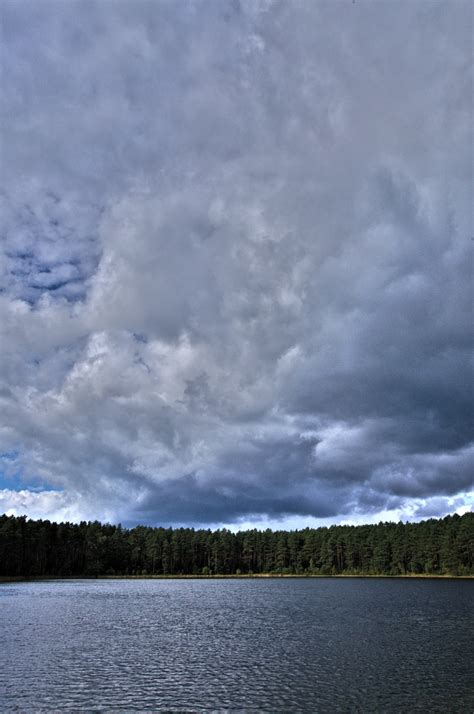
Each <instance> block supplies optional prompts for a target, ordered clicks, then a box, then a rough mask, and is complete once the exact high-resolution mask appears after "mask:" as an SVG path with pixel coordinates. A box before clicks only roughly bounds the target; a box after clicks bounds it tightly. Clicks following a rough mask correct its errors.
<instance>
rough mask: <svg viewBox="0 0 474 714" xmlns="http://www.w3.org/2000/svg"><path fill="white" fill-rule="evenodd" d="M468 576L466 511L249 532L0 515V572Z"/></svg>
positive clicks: (471, 565) (472, 518) (471, 562)
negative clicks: (407, 520)
mask: <svg viewBox="0 0 474 714" xmlns="http://www.w3.org/2000/svg"><path fill="white" fill-rule="evenodd" d="M259 573H272V574H281V575H291V574H294V575H339V574H347V575H409V574H433V575H442V574H451V575H472V574H474V513H466V514H464V515H463V516H459V515H453V516H447V517H446V518H443V519H430V520H426V521H422V522H421V523H379V524H378V525H364V526H331V527H329V528H326V527H323V528H304V529H303V530H297V531H271V530H265V531H259V530H256V529H255V530H248V531H240V532H237V533H233V532H231V531H229V530H227V529H221V530H216V531H211V530H203V529H200V530H195V529H194V528H152V527H148V526H137V527H136V528H130V529H128V528H123V527H122V526H120V525H110V524H101V523H99V522H98V521H94V522H88V523H86V522H84V521H83V522H81V523H78V524H75V523H52V522H50V521H48V520H28V519H27V518H26V517H25V516H19V517H15V516H7V515H3V516H0V576H26V577H29V576H71V577H72V576H76V577H78V576H87V577H97V576H101V575H109V576H113V575H217V574H219V575H246V574H249V575H251V574H259Z"/></svg>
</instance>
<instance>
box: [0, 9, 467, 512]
mask: <svg viewBox="0 0 474 714" xmlns="http://www.w3.org/2000/svg"><path fill="white" fill-rule="evenodd" d="M3 14H4V21H5V23H4V24H5V49H4V54H3V63H4V67H5V72H4V78H5V82H4V85H5V86H4V96H5V104H6V106H7V111H6V112H5V116H4V118H3V120H2V121H3V123H2V128H1V137H2V149H3V154H4V162H3V166H4V175H5V176H7V175H8V176H9V181H8V187H6V188H5V191H4V192H3V194H2V197H3V208H2V210H3V219H2V222H3V226H4V228H5V231H4V233H5V240H4V243H3V255H2V258H1V261H0V271H1V274H2V276H3V280H2V290H1V292H0V323H1V325H2V336H1V341H2V355H1V363H0V400H1V413H2V426H1V429H0V449H1V450H2V451H3V452H11V451H15V453H18V454H19V457H18V458H19V462H21V469H20V470H19V471H18V474H19V475H18V479H19V485H18V488H19V489H21V488H23V490H19V491H14V490H12V489H8V490H7V491H5V492H4V496H3V499H4V504H5V505H4V508H5V509H6V510H8V509H16V511H18V509H20V508H23V507H24V508H25V510H26V511H27V512H28V513H30V514H38V513H40V512H41V509H43V510H44V513H45V514H46V513H51V512H53V511H54V512H55V513H58V514H59V516H58V517H66V515H67V514H69V515H67V517H70V518H76V517H77V518H81V517H86V518H87V517H91V514H92V513H93V514H99V516H100V517H105V518H110V519H111V520H122V521H125V522H137V521H143V522H150V523H175V524H178V523H204V524H215V523H225V524H230V525H232V524H234V525H235V524H239V523H240V524H241V523H247V522H254V521H255V522H258V523H263V524H264V523H269V522H272V523H274V522H278V519H286V521H283V522H294V523H296V522H298V523H301V519H307V520H306V522H313V521H314V519H320V520H321V522H326V520H327V519H333V520H344V519H345V520H350V519H351V518H352V519H360V518H366V519H373V518H374V517H376V516H377V514H383V513H392V514H393V513H396V514H398V516H399V517H403V514H405V515H407V516H410V517H412V516H415V515H416V514H417V513H419V514H420V516H421V515H423V513H424V512H425V511H424V510H423V509H425V508H428V509H435V510H437V511H439V512H440V513H441V511H442V510H443V508H446V510H449V509H450V508H452V507H454V506H455V507H456V508H460V507H462V504H463V503H470V501H469V500H468V495H469V493H470V492H471V491H472V488H473V482H472V475H471V474H472V450H473V444H472V426H473V424H472V405H471V399H472V393H471V392H472V390H470V387H472V369H471V365H470V362H469V355H470V350H471V348H472V339H471V335H472V332H471V330H470V327H469V324H470V317H471V316H472V289H471V287H470V285H471V277H472V264H471V262H470V261H471V259H472V258H471V251H472V241H471V240H470V237H471V235H472V219H471V215H470V203H469V201H470V190H469V188H470V184H472V167H471V162H470V160H469V155H468V153H469V152H467V151H466V147H468V146H471V145H472V123H471V119H472V117H471V110H470V94H471V92H470V81H471V79H470V77H471V74H470V66H469V47H470V42H471V39H470V17H471V16H470V10H469V7H468V5H467V3H463V2H460V3H457V4H456V7H454V8H453V7H452V6H451V5H449V6H448V4H447V3H430V4H429V5H427V4H426V3H423V2H413V3H411V4H409V5H404V6H403V8H402V7H399V6H397V7H395V5H393V6H390V5H388V4H383V5H377V6H376V5H374V4H369V3H357V4H356V5H354V4H352V3H347V4H340V5H339V4H338V6H337V8H336V6H332V5H329V4H318V3H310V2H302V3H299V4H298V6H297V8H294V7H293V6H291V7H290V5H288V4H285V3H280V2H263V1H262V2H225V3H211V2H189V3H179V4H176V3H168V2H162V3H158V4H150V3H148V2H143V3H142V2H137V3H133V6H132V4H130V3H125V2H124V3H122V2H118V3H114V4H113V5H111V4H109V3H105V4H104V3H99V2H97V3H95V2H93V3H87V4H81V3H77V4H74V5H73V6H68V7H67V9H66V7H65V6H63V5H61V4H60V3H57V2H51V3H49V2H44V3H41V5H37V4H33V3H29V2H26V3H20V4H19V3H13V2H7V3H6V4H5V5H4V12H3ZM46 38H48V41H46ZM22 479H23V480H22ZM35 480H36V481H37V482H38V483H42V484H47V490H46V491H44V492H43V495H42V494H41V493H37V492H34V491H32V490H28V489H29V488H30V487H29V486H28V484H30V483H34V482H35ZM48 489H51V490H48ZM53 489H57V490H53ZM18 493H22V494H23V495H22V496H21V498H20V496H18V495H16V494H18ZM28 494H29V495H28ZM51 494H53V495H51ZM58 494H59V495H58ZM466 494H467V495H466ZM456 499H458V500H456ZM459 499H460V500H459ZM443 504H444V505H443ZM288 519H290V520H288ZM291 519H293V520H291ZM312 519H313V520H312Z"/></svg>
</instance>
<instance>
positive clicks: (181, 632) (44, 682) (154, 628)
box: [0, 579, 474, 712]
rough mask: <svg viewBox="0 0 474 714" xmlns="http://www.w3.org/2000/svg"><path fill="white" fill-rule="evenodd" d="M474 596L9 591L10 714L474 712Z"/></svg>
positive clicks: (436, 591) (316, 585)
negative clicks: (103, 713)
mask: <svg viewBox="0 0 474 714" xmlns="http://www.w3.org/2000/svg"><path fill="white" fill-rule="evenodd" d="M473 625H474V582H473V581H462V580H459V581H456V580H391V579H390V580H387V579H385V580H384V579H258V580H257V579H255V580H244V579H242V580H236V579H234V580H231V579H229V580H69V581H45V582H31V583H9V584H3V585H0V638H1V643H0V644H1V647H0V710H1V711H8V710H15V711H34V712H41V711H53V710H54V711H61V712H62V711H68V710H74V711H78V710H84V711H91V710H95V711H100V710H103V711H119V710H123V711H146V710H151V711H166V712H201V711H242V712H245V711H248V712H416V711H420V712H447V711H449V712H472V711H474V684H473V676H472V662H473V661H474V645H473V634H472V633H473V631H474V627H473Z"/></svg>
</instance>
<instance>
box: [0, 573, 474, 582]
mask: <svg viewBox="0 0 474 714" xmlns="http://www.w3.org/2000/svg"><path fill="white" fill-rule="evenodd" d="M283 578H286V579H299V580H307V579H324V580H327V579H337V578H352V579H354V578H355V579H364V580H365V579H367V578H371V579H374V578H375V579H384V580H474V575H449V574H443V575H440V574H436V573H433V574H428V573H418V574H417V573H410V574H406V575H371V574H365V575H362V574H359V575H353V574H348V573H341V574H339V575H319V574H306V575H305V574H303V575H297V574H281V575H280V574H279V573H255V574H252V575H249V574H241V575H218V574H216V575H99V576H97V577H95V576H93V575H92V576H91V575H71V576H65V575H62V576H57V575H51V576H46V575H38V576H35V575H30V576H22V575H11V576H9V575H1V576H0V584H2V583H21V582H44V581H51V580H260V579H267V580H268V579H270V580H271V579H276V580H281V579H283Z"/></svg>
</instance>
